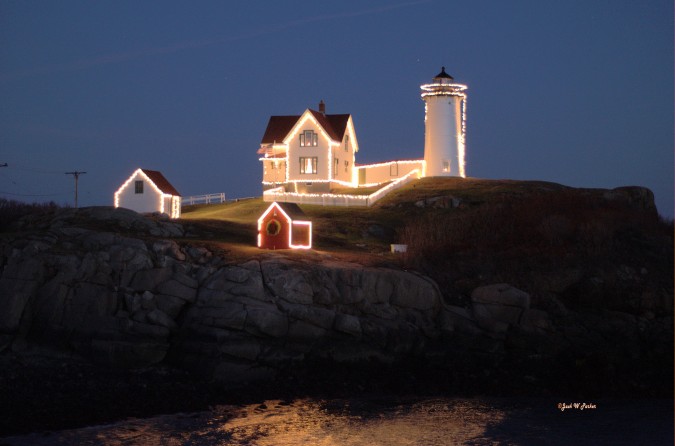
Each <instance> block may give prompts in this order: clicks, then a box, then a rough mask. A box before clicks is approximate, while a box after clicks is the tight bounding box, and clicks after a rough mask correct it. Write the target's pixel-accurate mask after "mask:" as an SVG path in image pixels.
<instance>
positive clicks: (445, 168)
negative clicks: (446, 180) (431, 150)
mask: <svg viewBox="0 0 675 446" xmlns="http://www.w3.org/2000/svg"><path fill="white" fill-rule="evenodd" d="M443 172H450V161H446V160H443Z"/></svg>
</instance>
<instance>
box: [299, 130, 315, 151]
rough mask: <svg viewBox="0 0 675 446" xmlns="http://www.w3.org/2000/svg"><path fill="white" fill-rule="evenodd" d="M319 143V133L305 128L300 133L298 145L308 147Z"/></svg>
mask: <svg viewBox="0 0 675 446" xmlns="http://www.w3.org/2000/svg"><path fill="white" fill-rule="evenodd" d="M318 145H319V135H318V134H316V133H314V131H312V130H305V131H304V132H302V133H300V147H310V146H314V147H316V146H318Z"/></svg>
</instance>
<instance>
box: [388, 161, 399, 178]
mask: <svg viewBox="0 0 675 446" xmlns="http://www.w3.org/2000/svg"><path fill="white" fill-rule="evenodd" d="M389 176H390V177H397V176H398V163H392V164H390V165H389Z"/></svg>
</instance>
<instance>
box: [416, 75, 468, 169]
mask: <svg viewBox="0 0 675 446" xmlns="http://www.w3.org/2000/svg"><path fill="white" fill-rule="evenodd" d="M420 88H421V89H422V100H423V101H424V109H425V112H424V161H425V165H426V167H425V174H424V176H427V177H439V176H443V177H462V178H464V177H465V176H466V173H465V171H464V154H465V139H466V138H465V136H466V89H467V86H466V85H462V84H457V83H455V82H454V78H453V77H452V76H450V75H449V74H448V73H446V72H445V67H442V69H441V72H440V73H438V74H437V75H436V76H435V77H434V78H433V82H432V83H431V84H425V85H421V86H420Z"/></svg>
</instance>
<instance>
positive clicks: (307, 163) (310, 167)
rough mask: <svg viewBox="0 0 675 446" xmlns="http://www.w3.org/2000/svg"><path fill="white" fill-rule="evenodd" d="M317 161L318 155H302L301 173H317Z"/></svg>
mask: <svg viewBox="0 0 675 446" xmlns="http://www.w3.org/2000/svg"><path fill="white" fill-rule="evenodd" d="M317 161H318V157H316V156H308V157H304V156H302V157H300V173H316V165H317V164H318V163H317Z"/></svg>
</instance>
